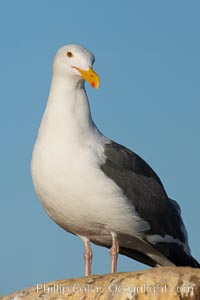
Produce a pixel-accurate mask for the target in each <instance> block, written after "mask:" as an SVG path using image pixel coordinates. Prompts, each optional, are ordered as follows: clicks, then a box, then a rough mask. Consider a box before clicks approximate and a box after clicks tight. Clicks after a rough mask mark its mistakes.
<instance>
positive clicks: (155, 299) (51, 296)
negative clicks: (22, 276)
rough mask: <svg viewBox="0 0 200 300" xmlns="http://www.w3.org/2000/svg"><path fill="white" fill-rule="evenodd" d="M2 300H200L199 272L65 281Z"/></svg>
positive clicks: (170, 269) (161, 271) (162, 269)
mask: <svg viewBox="0 0 200 300" xmlns="http://www.w3.org/2000/svg"><path fill="white" fill-rule="evenodd" d="M0 299H1V300H20V299H23V300H30V299H40V300H43V299H44V300H64V299H69V300H70V299H73V300H96V299H98V300H111V299H112V300H119V299H120V300H178V299H182V300H190V299H192V300H194V299H195V300H200V269H192V268H186V267H160V268H154V269H150V270H145V271H140V272H132V273H117V274H108V275H92V276H90V277H84V278H77V279H64V280H58V281H55V282H48V283H43V284H38V285H37V286H34V287H31V288H27V289H25V290H22V291H18V292H16V293H14V294H11V295H8V296H5V297H0Z"/></svg>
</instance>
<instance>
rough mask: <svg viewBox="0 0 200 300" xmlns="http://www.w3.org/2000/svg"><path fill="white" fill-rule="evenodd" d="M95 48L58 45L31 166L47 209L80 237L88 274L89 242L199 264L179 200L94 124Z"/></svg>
mask: <svg viewBox="0 0 200 300" xmlns="http://www.w3.org/2000/svg"><path fill="white" fill-rule="evenodd" d="M94 61H95V58H94V55H93V54H92V53H91V52H90V51H88V50H87V49H85V48H83V47H81V46H78V45H66V46H63V47H61V48H60V49H58V51H57V53H56V55H55V58H54V61H53V75H52V82H51V88H50V93H49V98H48V102H47V105H46V109H45V112H44V115H43V118H42V121H41V124H40V128H39V131H38V135H37V140H36V143H35V146H34V150H33V155H32V163H31V172H32V179H33V184H34V188H35V191H36V193H37V195H38V197H39V199H40V201H41V203H42V206H43V207H44V209H45V210H46V212H47V214H48V215H49V216H50V217H51V218H52V219H53V220H54V221H55V222H56V223H57V224H58V225H59V226H61V227H62V228H63V229H64V230H66V231H68V232H70V233H73V234H75V235H77V236H78V237H80V238H81V239H82V240H83V243H84V248H85V254H84V258H85V275H86V276H88V275H90V274H91V263H92V249H91V246H90V242H92V243H94V244H97V245H100V246H104V247H107V248H110V251H109V252H110V255H111V272H116V271H117V258H118V253H121V254H123V255H126V256H128V257H130V258H133V259H135V260H137V261H139V262H142V263H144V264H147V265H149V266H153V267H154V266H170V265H176V266H192V267H200V265H199V263H198V262H197V261H196V260H195V259H194V258H193V257H192V255H191V253H190V248H189V245H188V237H187V232H186V229H185V226H184V224H183V221H182V218H181V211H180V207H179V205H178V204H177V203H176V202H175V201H174V200H172V199H170V198H169V197H168V195H167V193H166V191H165V189H164V187H163V184H162V182H161V181H160V179H159V177H158V176H157V175H156V173H155V172H154V171H153V170H152V168H151V167H150V166H149V165H148V164H147V163H146V162H145V161H144V160H143V159H142V158H141V157H140V156H138V155H137V154H136V153H134V152H133V151H131V150H129V149H127V148H126V147H124V146H122V145H120V144H118V143H116V142H114V141H112V140H110V139H109V138H107V137H105V136H104V135H103V134H102V133H101V132H100V131H99V130H98V128H97V127H96V125H95V124H94V122H93V120H92V117H91V111H90V107H89V103H88V98H87V94H86V91H85V86H84V84H85V81H88V82H89V83H90V85H91V86H92V87H94V88H98V86H99V77H98V75H97V74H96V73H95V72H94V70H93V69H92V65H93V63H94Z"/></svg>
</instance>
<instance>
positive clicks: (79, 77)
mask: <svg viewBox="0 0 200 300" xmlns="http://www.w3.org/2000/svg"><path fill="white" fill-rule="evenodd" d="M94 61H95V57H94V55H93V53H92V52H90V51H89V50H87V49H85V48H83V47H81V46H78V45H66V46H63V47H61V48H59V49H58V51H57V53H56V55H55V58H54V61H53V75H54V76H55V75H56V76H59V77H62V78H66V80H67V79H68V80H69V79H73V80H74V81H77V83H78V82H83V81H84V80H86V81H88V82H89V84H90V85H91V86H92V87H94V88H98V86H99V77H98V75H97V74H96V73H95V72H94V70H93V69H92V65H93V63H94Z"/></svg>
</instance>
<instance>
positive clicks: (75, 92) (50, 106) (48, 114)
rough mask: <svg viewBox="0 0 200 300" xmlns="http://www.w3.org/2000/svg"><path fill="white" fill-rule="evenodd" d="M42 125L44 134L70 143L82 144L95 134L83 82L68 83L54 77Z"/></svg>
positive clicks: (95, 129)
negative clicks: (81, 142)
mask: <svg viewBox="0 0 200 300" xmlns="http://www.w3.org/2000/svg"><path fill="white" fill-rule="evenodd" d="M42 125H43V126H41V127H43V129H44V130H45V131H46V132H45V133H46V134H51V135H54V136H55V137H62V138H63V137H64V138H67V139H68V140H70V141H71V142H73V141H74V142H77V141H79V142H80V141H81V140H83V141H84V140H85V139H87V138H90V137H91V134H93V133H94V131H95V132H96V133H97V132H98V130H97V128H96V127H95V125H94V123H93V121H92V118H91V112H90V107H89V103H88V99H87V95H86V92H85V88H84V84H83V81H79V82H74V81H73V82H72V81H71V82H70V81H67V80H66V79H64V78H57V77H56V76H53V78H52V83H51V89H50V94H49V99H48V102H47V106H46V110H45V113H44V116H43V120H42ZM41 130H42V128H41Z"/></svg>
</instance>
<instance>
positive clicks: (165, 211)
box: [100, 142, 191, 265]
mask: <svg viewBox="0 0 200 300" xmlns="http://www.w3.org/2000/svg"><path fill="white" fill-rule="evenodd" d="M105 156H106V161H105V163H104V164H102V165H101V166H100V167H101V170H102V171H103V172H104V173H105V174H106V175H107V176H108V177H109V178H111V179H112V180H113V181H115V183H116V184H117V185H118V186H119V187H120V188H121V189H122V190H123V193H124V194H125V196H126V198H127V199H128V200H127V201H129V202H130V203H131V205H133V206H134V208H135V209H136V211H137V212H138V215H139V216H140V217H141V218H142V219H143V220H145V221H147V222H148V223H149V224H150V227H151V228H150V229H149V230H148V231H147V232H146V233H145V234H146V237H154V236H157V235H158V236H160V237H161V241H162V238H163V241H164V242H159V241H156V242H151V244H153V247H155V248H156V249H157V250H159V251H160V252H161V253H162V254H164V255H165V256H166V257H168V258H169V259H170V260H171V261H172V262H174V263H175V264H176V261H177V255H179V257H181V256H182V257H181V259H179V260H180V261H182V263H181V262H179V261H178V263H177V264H178V265H181V264H182V265H184V262H183V261H184V259H185V265H188V264H189V262H188V261H189V259H191V256H190V253H189V247H188V246H187V233H186V230H185V227H184V224H183V221H182V218H181V214H180V207H179V206H178V204H177V203H176V201H174V200H171V199H169V198H168V196H167V193H166V191H165V189H164V187H163V184H162V182H161V180H160V179H159V177H158V176H157V175H156V173H155V172H154V171H153V170H152V168H151V167H150V166H149V165H148V164H147V163H146V162H145V161H144V160H143V159H142V158H141V157H140V156H138V155H137V154H136V153H134V152H132V151H130V150H129V149H127V148H126V147H124V146H122V145H120V144H117V143H115V142H111V143H109V144H105ZM166 236H169V237H172V239H174V240H177V243H176V241H175V243H173V242H172V241H170V242H169V243H168V242H167V239H166V240H165V238H166ZM149 240H151V239H146V241H147V242H149ZM179 242H180V243H179ZM184 246H185V247H184ZM187 247H188V252H187V251H186V250H187V249H186V248H187ZM130 251H132V250H130ZM130 251H129V250H128V249H124V251H123V249H122V251H121V252H122V254H125V255H127V256H131V255H132V253H131V252H130ZM187 256H188V257H187ZM136 259H137V258H136ZM190 265H191V264H190Z"/></svg>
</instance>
